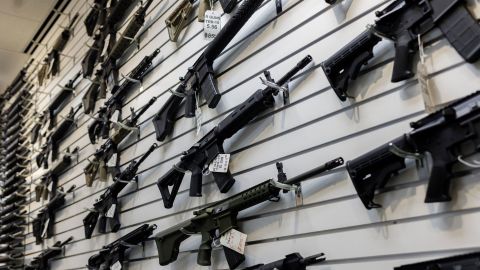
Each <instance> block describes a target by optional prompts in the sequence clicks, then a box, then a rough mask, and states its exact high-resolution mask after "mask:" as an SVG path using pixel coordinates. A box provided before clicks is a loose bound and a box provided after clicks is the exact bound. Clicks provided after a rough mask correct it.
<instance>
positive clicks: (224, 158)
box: [208, 154, 230, 173]
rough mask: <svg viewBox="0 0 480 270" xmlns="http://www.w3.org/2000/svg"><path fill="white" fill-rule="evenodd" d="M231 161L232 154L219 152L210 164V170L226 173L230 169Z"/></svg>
mask: <svg viewBox="0 0 480 270" xmlns="http://www.w3.org/2000/svg"><path fill="white" fill-rule="evenodd" d="M229 162H230V154H218V155H217V157H216V158H215V159H214V160H213V161H212V163H210V165H209V166H208V170H209V171H211V172H219V173H226V172H227V171H228V163H229Z"/></svg>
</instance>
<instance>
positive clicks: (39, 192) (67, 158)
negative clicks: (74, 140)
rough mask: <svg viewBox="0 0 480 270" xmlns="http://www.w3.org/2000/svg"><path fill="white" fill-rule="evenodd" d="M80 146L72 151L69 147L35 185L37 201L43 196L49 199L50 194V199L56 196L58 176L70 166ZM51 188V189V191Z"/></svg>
mask: <svg viewBox="0 0 480 270" xmlns="http://www.w3.org/2000/svg"><path fill="white" fill-rule="evenodd" d="M77 151H78V148H75V149H74V150H73V151H72V153H70V152H69V151H68V149H67V153H65V154H64V155H63V157H62V158H61V160H59V161H57V162H56V163H55V164H54V165H53V168H52V169H51V170H49V171H48V172H47V173H45V174H44V175H43V176H42V178H41V179H40V183H39V184H36V186H35V201H37V202H39V201H40V199H41V198H42V197H43V199H44V200H47V199H48V197H49V194H50V199H51V198H53V197H55V195H56V190H57V183H58V176H60V174H62V173H63V172H64V171H65V170H66V169H67V168H68V166H70V164H71V163H72V154H74V153H76V152H77ZM49 190H50V191H49Z"/></svg>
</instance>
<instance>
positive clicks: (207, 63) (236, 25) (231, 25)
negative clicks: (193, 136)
mask: <svg viewBox="0 0 480 270" xmlns="http://www.w3.org/2000/svg"><path fill="white" fill-rule="evenodd" d="M262 2H263V0H244V1H243V2H242V5H241V6H240V7H239V8H238V10H237V12H236V13H235V14H234V15H233V16H232V18H230V20H229V21H228V22H227V24H226V25H225V27H224V28H222V30H221V31H220V33H218V35H217V36H216V37H215V39H214V40H212V42H211V43H210V44H209V45H208V47H207V48H206V49H205V51H204V52H203V54H202V55H201V56H200V57H199V58H198V59H197V61H196V62H195V63H194V64H193V66H192V67H190V68H189V69H188V71H187V73H186V74H185V76H184V77H181V78H180V85H179V86H178V87H177V89H176V90H175V92H176V93H175V94H173V95H172V96H170V98H169V99H168V100H167V102H166V103H165V104H164V105H163V106H162V108H161V109H160V111H158V113H157V114H156V115H155V118H154V119H153V125H154V127H155V132H156V134H157V140H158V141H163V140H164V139H165V137H166V136H168V135H170V134H171V133H172V131H173V124H174V123H175V121H176V117H177V112H178V111H179V109H180V103H181V102H182V100H183V99H184V98H185V116H186V117H194V116H195V110H196V106H197V105H196V97H197V96H203V97H204V98H205V100H206V101H207V104H208V107H209V108H215V107H216V106H217V104H218V102H219V101H220V97H221V94H220V92H219V91H218V89H217V82H216V78H215V72H214V70H213V62H214V61H215V59H216V58H217V57H218V56H219V55H220V54H221V53H222V51H223V50H224V49H225V47H227V45H228V44H229V43H230V41H231V40H232V39H233V38H234V37H235V35H236V34H237V33H238V32H239V31H240V29H242V27H243V26H244V25H245V23H246V22H247V21H248V20H249V19H250V17H252V15H253V13H255V11H256V10H257V8H258V7H259V6H260V5H261V4H262Z"/></svg>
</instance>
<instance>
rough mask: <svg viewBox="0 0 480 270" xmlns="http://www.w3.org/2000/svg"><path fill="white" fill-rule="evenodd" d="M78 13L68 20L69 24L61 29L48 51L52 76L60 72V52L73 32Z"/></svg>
mask: <svg viewBox="0 0 480 270" xmlns="http://www.w3.org/2000/svg"><path fill="white" fill-rule="evenodd" d="M78 16H79V14H78V13H76V14H75V16H73V18H72V20H71V21H70V25H69V26H68V27H67V28H65V30H63V31H62V33H61V34H60V36H59V37H58V38H57V40H56V41H55V43H53V47H52V50H51V51H50V52H49V53H48V63H51V66H52V67H51V69H50V73H51V75H52V76H56V75H57V74H58V72H60V54H61V53H62V51H63V49H65V46H66V45H67V42H68V41H69V40H70V36H71V35H72V32H73V25H74V24H75V22H76V21H77V19H78Z"/></svg>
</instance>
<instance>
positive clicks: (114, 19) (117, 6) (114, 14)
mask: <svg viewBox="0 0 480 270" xmlns="http://www.w3.org/2000/svg"><path fill="white" fill-rule="evenodd" d="M135 3H136V1H134V0H116V1H111V2H110V8H109V12H108V16H107V18H106V21H105V25H104V29H103V31H104V35H103V36H104V37H105V39H106V38H107V37H109V41H108V47H107V53H110V51H111V50H112V48H113V46H115V43H116V35H117V30H118V27H119V26H120V24H121V23H122V22H123V21H124V20H125V17H126V15H127V13H128V12H129V11H130V10H131V9H132V8H133V6H134V5H135Z"/></svg>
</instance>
